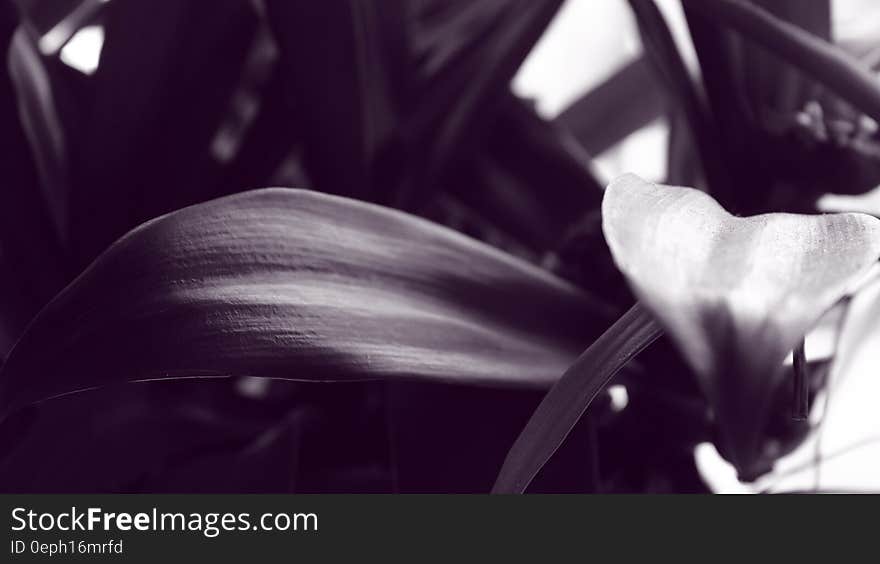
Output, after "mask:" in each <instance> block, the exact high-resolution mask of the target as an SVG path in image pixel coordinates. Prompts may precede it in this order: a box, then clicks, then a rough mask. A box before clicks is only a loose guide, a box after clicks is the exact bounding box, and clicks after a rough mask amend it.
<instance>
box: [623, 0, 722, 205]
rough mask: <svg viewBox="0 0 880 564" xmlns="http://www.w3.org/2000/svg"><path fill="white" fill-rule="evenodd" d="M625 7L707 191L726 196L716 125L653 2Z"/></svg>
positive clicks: (636, 0)
mask: <svg viewBox="0 0 880 564" xmlns="http://www.w3.org/2000/svg"><path fill="white" fill-rule="evenodd" d="M629 4H630V6H631V7H632V10H633V13H634V14H635V17H636V22H637V23H638V26H639V33H640V35H641V38H642V44H643V49H644V52H645V56H646V57H647V59H648V61H649V62H652V63H653V64H654V66H655V67H656V69H657V71H658V74H659V76H660V77H661V79H663V81H664V83H665V85H666V88H667V90H668V91H669V94H670V97H671V98H672V99H673V100H675V101H677V102H678V105H679V108H680V111H681V112H682V113H683V114H684V116H685V118H686V120H687V123H688V127H689V128H690V130H691V135H693V138H694V146H695V148H696V150H697V152H698V153H699V155H700V164H701V165H702V168H703V171H704V173H705V175H706V181H707V183H708V185H709V190H710V191H711V192H712V193H720V194H726V193H727V192H728V191H729V190H730V186H729V181H728V176H727V172H726V170H725V166H724V162H723V161H722V159H721V155H720V154H719V140H718V131H717V128H716V125H715V123H714V122H713V121H712V119H711V116H710V115H709V113H708V112H707V108H706V105H705V102H704V100H703V98H702V97H701V93H700V92H699V91H698V90H697V87H696V85H695V84H694V81H693V79H692V78H691V76H690V73H689V72H688V69H687V67H686V66H685V64H684V61H683V60H682V58H681V53H679V51H678V46H677V45H676V44H675V39H674V38H673V36H672V32H671V31H670V30H669V26H668V25H667V23H666V19H665V18H664V17H663V14H662V13H661V12H660V10H659V9H658V8H657V5H656V4H655V3H654V0H629Z"/></svg>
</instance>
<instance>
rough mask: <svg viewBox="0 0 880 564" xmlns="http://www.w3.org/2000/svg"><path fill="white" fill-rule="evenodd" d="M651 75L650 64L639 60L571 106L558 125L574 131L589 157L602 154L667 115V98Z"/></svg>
mask: <svg viewBox="0 0 880 564" xmlns="http://www.w3.org/2000/svg"><path fill="white" fill-rule="evenodd" d="M651 73H652V71H651V67H650V65H649V64H648V60H647V59H646V58H645V57H644V56H641V57H638V58H637V59H635V60H633V61H630V62H629V63H627V64H625V65H624V66H623V67H622V68H620V69H619V70H617V71H616V72H615V73H614V74H613V75H612V76H610V77H609V78H608V79H606V80H605V81H604V82H602V83H601V84H599V85H598V86H596V87H595V88H593V89H592V90H590V91H589V92H587V93H585V94H584V95H583V96H581V97H580V98H579V99H578V100H576V101H575V102H574V103H572V104H571V105H569V106H568V107H567V108H566V109H565V110H564V111H563V112H562V113H561V114H559V116H558V117H557V118H556V120H555V121H556V122H557V123H560V124H561V125H563V126H565V127H566V128H568V129H569V130H571V132H572V134H573V135H574V136H575V137H576V138H577V140H578V141H580V142H581V144H582V145H583V146H584V149H586V151H587V153H589V154H591V155H598V154H601V153H602V152H603V151H605V150H606V149H609V148H611V147H612V146H614V145H615V144H617V143H618V142H619V141H621V140H623V139H624V138H625V137H627V136H628V135H629V134H630V133H633V132H634V131H637V130H639V129H641V128H642V127H644V126H646V125H648V124H649V123H650V122H651V121H653V120H654V119H656V118H658V117H660V116H661V115H662V114H663V110H664V96H663V93H662V92H658V91H657V88H656V86H657V85H656V80H655V77H654V76H653V75H652V74H651Z"/></svg>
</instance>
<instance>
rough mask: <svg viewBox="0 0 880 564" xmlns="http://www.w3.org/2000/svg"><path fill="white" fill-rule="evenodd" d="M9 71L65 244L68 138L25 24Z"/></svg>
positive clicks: (49, 204) (15, 40) (11, 54)
mask: <svg viewBox="0 0 880 564" xmlns="http://www.w3.org/2000/svg"><path fill="white" fill-rule="evenodd" d="M9 72H10V75H11V77H12V80H13V83H14V84H15V88H16V91H17V98H18V100H19V114H20V116H21V122H22V125H23V126H24V130H25V133H26V135H27V138H28V141H29V142H30V146H31V149H32V152H33V155H34V159H35V160H36V163H37V171H38V172H39V176H40V187H41V188H42V192H43V193H42V198H43V201H44V202H45V206H46V209H47V210H49V214H50V215H51V217H52V223H53V227H54V228H55V237H56V239H57V240H58V241H60V242H61V244H62V245H64V242H65V241H66V239H67V227H68V226H67V223H68V217H67V214H68V209H69V206H68V200H69V197H70V178H69V170H68V160H67V147H66V142H67V141H66V139H65V136H64V130H63V127H62V125H61V119H60V117H59V115H58V112H57V110H56V109H55V100H54V96H53V92H52V88H51V83H50V79H49V74H48V72H47V70H46V68H45V67H44V65H43V61H42V60H41V57H40V54H39V52H38V51H37V48H36V46H35V45H34V44H33V42H32V41H31V38H30V37H29V36H28V34H27V33H25V31H24V29H22V28H19V29H18V31H17V32H16V33H15V35H13V37H12V43H11V45H10V48H9Z"/></svg>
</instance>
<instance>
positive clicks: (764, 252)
mask: <svg viewBox="0 0 880 564" xmlns="http://www.w3.org/2000/svg"><path fill="white" fill-rule="evenodd" d="M602 212H603V230H604V232H605V238H606V239H607V241H608V245H609V247H610V248H611V252H612V255H613V256H614V259H615V262H616V263H617V265H618V267H619V268H620V270H621V271H622V272H623V273H624V274H625V275H626V276H627V278H628V279H629V281H630V283H631V285H632V287H633V289H634V291H635V292H636V294H637V295H638V296H639V298H640V300H641V301H642V303H644V304H645V306H646V307H648V308H650V309H651V310H652V311H653V312H654V313H655V314H656V315H657V317H658V319H659V321H660V322H661V323H662V324H663V325H664V326H665V328H666V329H667V330H668V331H669V333H670V335H671V336H672V338H673V339H674V340H675V341H676V343H677V345H678V346H679V348H680V350H681V351H682V353H683V355H684V356H685V358H686V359H687V360H688V362H689V363H690V364H691V366H692V367H693V369H694V370H695V371H696V372H697V375H698V377H699V379H700V384H701V385H702V387H703V391H704V393H705V394H706V396H707V398H708V400H709V402H710V403H711V404H712V406H713V409H714V410H715V413H716V416H717V418H718V424H719V426H720V429H721V434H722V440H723V442H724V444H723V445H720V446H721V447H722V448H723V449H725V451H726V456H728V457H730V459H731V461H732V462H733V463H734V465H735V466H736V467H737V469H738V470H739V471H740V473H741V474H743V475H749V473H750V472H751V471H753V470H754V468H753V467H752V465H753V463H754V462H755V460H756V457H757V452H756V451H757V448H758V439H759V437H760V433H761V431H762V430H763V426H764V425H765V424H766V422H767V413H766V411H767V408H768V405H769V402H770V399H771V390H773V389H776V388H777V386H778V385H779V383H780V381H781V377H782V371H781V368H782V361H783V359H784V358H785V356H786V355H787V354H788V353H789V352H790V351H791V350H792V349H793V348H794V346H795V345H796V344H797V343H798V341H800V340H801V339H802V338H803V336H804V335H805V334H806V333H807V331H808V330H809V329H810V327H811V326H812V325H813V324H814V323H815V322H816V320H817V319H818V318H819V317H820V316H821V315H822V314H823V313H824V312H825V311H826V310H827V309H829V308H830V307H831V306H832V305H834V303H835V302H836V301H838V300H839V299H840V298H841V297H843V296H844V294H845V293H846V292H847V291H848V290H849V288H850V286H851V285H852V284H853V283H854V281H856V280H857V279H858V278H859V277H860V276H862V275H864V273H865V272H866V271H867V269H868V268H869V267H870V266H871V265H872V264H873V263H874V262H876V261H877V259H878V257H880V221H878V220H877V219H876V218H873V217H871V216H867V215H861V214H839V215H828V216H806V215H805V216H799V215H792V214H766V215H759V216H755V217H749V218H738V217H734V216H731V215H730V214H728V213H727V212H725V211H724V209H723V208H721V207H720V206H719V205H718V204H717V203H716V202H715V201H714V200H712V198H710V197H709V196H707V195H706V194H703V193H702V192H699V191H696V190H693V189H690V188H678V187H666V186H658V185H654V184H651V183H648V182H645V181H643V180H641V179H640V178H638V177H637V176H635V175H632V174H629V175H625V176H622V177H620V178H618V179H617V180H615V181H614V182H612V183H611V185H610V186H609V187H608V188H607V189H606V191H605V198H604V201H603V204H602Z"/></svg>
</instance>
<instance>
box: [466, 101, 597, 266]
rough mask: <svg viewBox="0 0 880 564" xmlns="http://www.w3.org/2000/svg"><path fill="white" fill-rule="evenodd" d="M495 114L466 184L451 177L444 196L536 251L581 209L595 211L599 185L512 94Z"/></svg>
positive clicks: (568, 141)
mask: <svg viewBox="0 0 880 564" xmlns="http://www.w3.org/2000/svg"><path fill="white" fill-rule="evenodd" d="M496 111H497V112H498V117H497V119H496V122H495V124H494V125H493V127H492V128H491V131H490V132H489V134H488V136H487V138H486V140H485V145H484V148H483V151H482V153H481V154H479V155H474V156H473V157H472V158H471V162H470V167H471V170H470V171H469V172H471V173H472V174H473V176H474V178H473V180H472V181H471V182H472V183H468V182H467V181H461V180H459V179H458V177H456V181H455V182H450V187H449V192H450V193H452V194H454V195H456V196H458V197H459V198H460V199H461V200H462V201H463V202H464V203H466V204H467V205H469V206H471V207H472V208H474V209H475V210H477V211H478V212H479V213H481V214H482V215H483V216H485V217H486V218H488V219H490V220H492V221H493V222H494V223H495V224H496V225H497V226H498V227H499V228H501V229H503V230H505V231H507V232H508V233H511V234H512V235H514V236H515V237H517V238H518V240H519V241H521V242H522V243H524V244H525V245H526V246H527V247H529V248H530V249H531V250H532V251H533V252H536V253H541V252H543V251H544V250H546V249H548V248H552V247H554V246H556V245H557V244H558V243H559V241H560V240H561V239H562V237H563V235H564V233H565V231H566V230H567V229H568V227H569V226H570V225H572V224H573V223H575V222H576V221H577V220H579V219H580V218H581V217H582V216H583V214H584V213H585V212H586V211H588V210H591V209H598V207H599V202H600V199H601V194H602V188H603V185H602V184H601V183H600V182H599V180H597V178H596V175H595V173H594V172H593V170H592V167H591V163H590V157H589V155H588V154H586V153H585V152H584V151H583V149H582V148H581V147H580V145H579V144H578V143H577V141H576V140H575V139H574V138H573V137H572V136H571V135H570V134H569V133H568V132H567V130H566V129H565V128H563V127H560V126H559V125H557V124H554V123H552V122H549V121H547V120H545V119H543V118H541V117H540V116H538V115H537V114H536V113H535V110H534V109H533V108H532V107H531V106H529V105H528V104H527V103H526V102H524V101H523V100H520V99H518V98H516V97H515V96H513V95H512V94H509V95H507V96H504V97H503V99H502V100H500V101H499V102H498V108H497V110H496ZM523 155H528V158H523Z"/></svg>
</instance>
